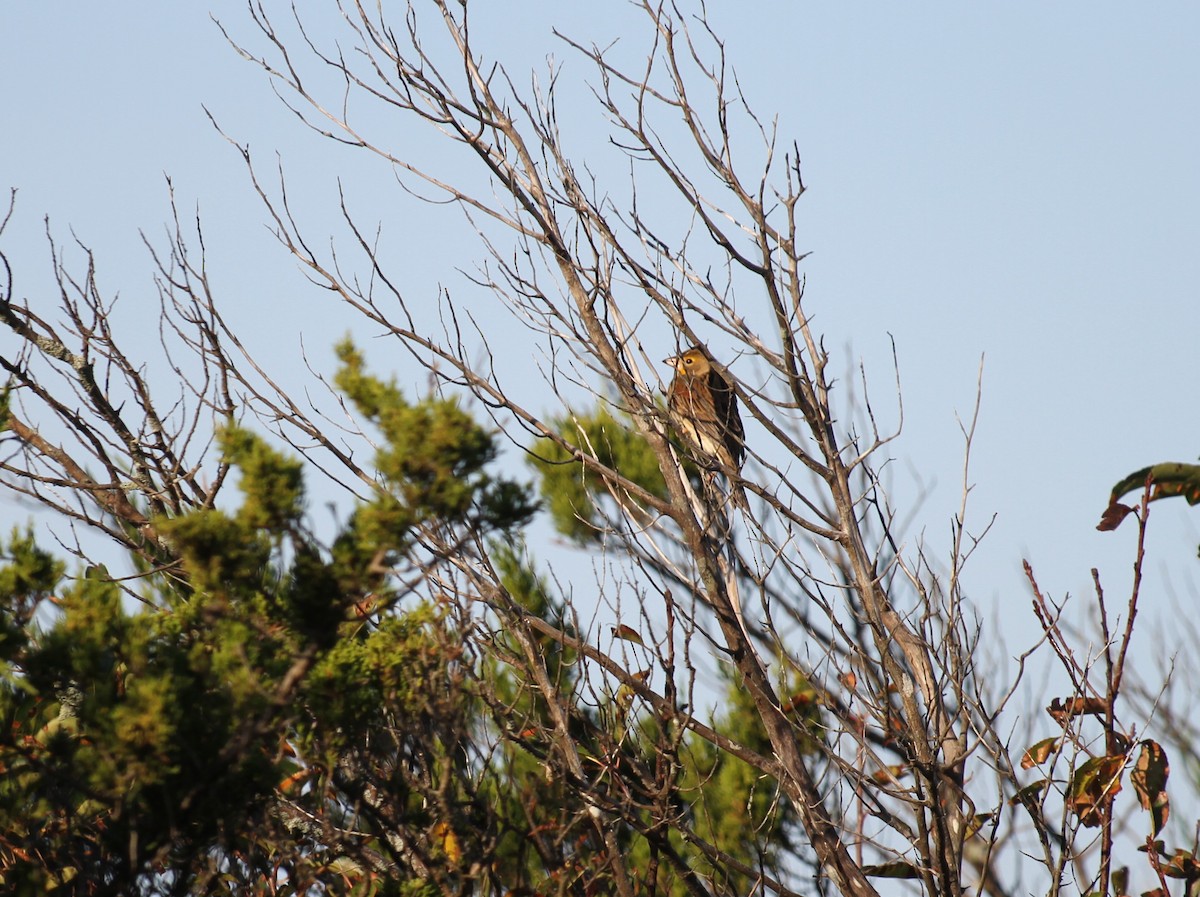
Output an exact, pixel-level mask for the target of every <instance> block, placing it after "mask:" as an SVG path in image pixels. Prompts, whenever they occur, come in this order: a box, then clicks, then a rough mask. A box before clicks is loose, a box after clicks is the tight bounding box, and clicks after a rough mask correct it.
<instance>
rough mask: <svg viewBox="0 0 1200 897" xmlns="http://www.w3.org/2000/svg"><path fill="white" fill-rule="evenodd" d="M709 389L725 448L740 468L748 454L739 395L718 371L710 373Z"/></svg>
mask: <svg viewBox="0 0 1200 897" xmlns="http://www.w3.org/2000/svg"><path fill="white" fill-rule="evenodd" d="M708 389H709V392H710V393H711V394H712V400H713V410H714V411H715V412H716V414H715V415H714V416H715V417H716V419H717V423H718V424H719V425H720V427H721V438H722V439H723V440H724V442H725V448H727V449H728V450H729V454H730V456H731V457H732V458H733V460H734V463H736V464H737V465H738V466H739V467H740V466H741V464H742V458H743V456H744V455H745V454H746V431H745V429H744V428H743V427H742V416H741V414H739V413H738V405H737V395H735V394H734V391H733V388H732V387H731V386H730V385H729V382H728V381H727V380H726V379H725V378H724V377H722V376H721V374H720V373H719V372H718V371H717V370H716V369H713V370H711V371H709V372H708Z"/></svg>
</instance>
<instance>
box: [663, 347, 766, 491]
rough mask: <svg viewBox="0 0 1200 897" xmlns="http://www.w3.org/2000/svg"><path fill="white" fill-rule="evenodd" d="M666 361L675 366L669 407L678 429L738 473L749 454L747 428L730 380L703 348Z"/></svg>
mask: <svg viewBox="0 0 1200 897" xmlns="http://www.w3.org/2000/svg"><path fill="white" fill-rule="evenodd" d="M663 363H664V364H669V365H671V366H673V367H674V368H675V379H674V380H672V381H671V387H670V389H669V390H668V391H667V407H668V408H669V409H670V411H671V416H672V418H673V419H674V421H675V425H676V426H677V427H678V428H679V431H680V432H681V433H682V434H683V436H684V437H685V438H686V439H687V440H688V441H690V442H692V443H693V444H694V445H695V446H696V447H698V448H699V449H700V450H701V451H702V452H704V454H706V455H709V456H710V457H712V458H714V459H715V460H716V461H718V462H719V463H720V464H721V466H722V467H726V468H732V470H733V472H735V473H737V472H739V471H740V470H741V469H742V458H743V457H745V454H746V443H745V431H744V430H743V429H742V416H741V415H740V414H738V405H737V396H736V395H735V394H734V392H733V389H732V388H731V387H730V385H729V382H728V381H727V380H726V379H725V378H724V377H723V376H721V374H720V372H718V371H717V370H716V369H715V368H714V367H713V366H712V362H710V361H709V360H708V356H707V355H706V354H705V352H704V350H703V349H700V348H692V349H688V350H687V351H686V352H684V353H683V354H682V355H676V356H673V357H671V358H667V359H665V360H664V362H663ZM738 491H739V493H740V490H738Z"/></svg>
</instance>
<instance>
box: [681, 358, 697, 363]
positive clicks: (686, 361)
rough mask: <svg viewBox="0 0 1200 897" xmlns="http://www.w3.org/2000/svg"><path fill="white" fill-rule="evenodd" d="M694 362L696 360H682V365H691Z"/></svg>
mask: <svg viewBox="0 0 1200 897" xmlns="http://www.w3.org/2000/svg"><path fill="white" fill-rule="evenodd" d="M695 360H696V359H694V358H685V359H684V360H683V363H684V364H692V363H693V362H695Z"/></svg>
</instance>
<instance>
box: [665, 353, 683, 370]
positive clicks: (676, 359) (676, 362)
mask: <svg viewBox="0 0 1200 897" xmlns="http://www.w3.org/2000/svg"><path fill="white" fill-rule="evenodd" d="M663 364H669V365H670V366H671V367H673V368H677V367H679V356H678V355H672V356H671V357H670V358H664V359H663Z"/></svg>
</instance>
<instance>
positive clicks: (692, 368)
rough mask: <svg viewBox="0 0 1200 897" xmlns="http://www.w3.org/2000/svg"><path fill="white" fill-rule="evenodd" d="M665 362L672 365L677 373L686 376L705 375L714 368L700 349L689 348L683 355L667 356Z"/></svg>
mask: <svg viewBox="0 0 1200 897" xmlns="http://www.w3.org/2000/svg"><path fill="white" fill-rule="evenodd" d="M663 364H669V365H671V366H672V367H673V368H675V371H676V373H679V374H682V375H683V376H685V377H703V376H704V375H705V374H707V373H708V372H709V371H711V370H712V364H711V363H710V362H709V360H708V357H707V356H706V355H705V354H704V352H703V351H701V350H700V349H688V350H687V351H686V352H684V353H683V354H682V355H673V356H671V357H670V358H665V359H663Z"/></svg>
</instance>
